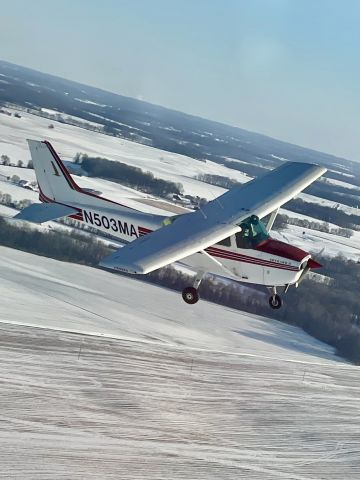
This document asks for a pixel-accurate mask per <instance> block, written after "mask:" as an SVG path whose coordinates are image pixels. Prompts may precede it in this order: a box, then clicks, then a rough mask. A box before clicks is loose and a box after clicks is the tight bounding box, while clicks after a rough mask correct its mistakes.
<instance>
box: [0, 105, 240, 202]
mask: <svg viewBox="0 0 360 480" xmlns="http://www.w3.org/2000/svg"><path fill="white" fill-rule="evenodd" d="M49 123H53V124H54V125H55V128H54V129H49V128H48V125H49ZM27 138H32V139H35V140H44V139H46V140H49V141H51V142H52V143H53V146H54V148H55V149H56V150H57V152H58V154H59V155H60V157H61V158H63V159H64V160H72V159H73V157H74V155H75V154H76V153H78V152H82V153H87V154H88V155H95V156H102V157H105V158H109V159H111V160H115V161H120V162H124V163H127V164H129V165H134V166H136V167H139V168H142V169H143V170H145V171H151V172H152V173H153V174H154V175H155V176H157V177H159V178H163V179H165V180H170V181H175V182H181V183H183V185H184V188H185V191H186V193H187V194H190V195H199V196H200V197H206V198H208V197H209V198H211V196H212V195H215V196H218V195H219V194H221V193H223V192H224V189H222V188H219V187H215V186H209V185H208V184H206V183H203V182H200V181H197V180H194V179H193V177H194V176H195V175H198V174H200V173H208V174H215V175H223V176H226V177H230V178H233V179H235V180H237V181H239V182H245V181H248V180H249V177H248V176H247V175H245V174H243V173H241V172H237V171H236V170H232V169H229V168H227V167H225V166H223V165H218V164H217V163H214V162H210V161H207V162H206V163H205V162H201V161H198V160H194V159H193V158H190V157H186V156H184V155H178V154H176V153H171V152H166V151H164V150H159V149H156V148H152V147H149V146H147V145H141V144H139V143H135V142H130V141H128V140H123V139H119V138H115V137H111V136H108V135H104V134H101V133H97V132H92V131H89V130H85V129H83V128H79V127H74V126H72V125H66V124H63V123H59V122H49V120H47V119H46V118H42V117H37V116H34V115H31V114H27V113H22V118H15V117H14V116H11V117H9V116H6V115H1V116H0V154H1V155H2V154H6V155H9V156H10V158H11V160H12V162H14V163H15V164H16V163H17V161H18V160H23V161H25V162H27V161H28V160H29V159H30V154H29V150H28V146H27V143H26V139H27Z"/></svg>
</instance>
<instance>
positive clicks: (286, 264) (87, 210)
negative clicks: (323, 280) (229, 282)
mask: <svg viewBox="0 0 360 480" xmlns="http://www.w3.org/2000/svg"><path fill="white" fill-rule="evenodd" d="M91 200H92V201H91V203H92V205H84V204H80V203H77V204H72V206H74V207H76V208H77V209H78V210H79V214H77V215H75V216H74V219H76V220H78V221H80V222H82V223H84V224H86V225H87V226H88V227H92V228H95V229H96V230H98V231H100V232H103V233H107V234H110V235H112V236H113V237H114V238H116V239H118V240H121V241H123V242H124V243H128V242H132V241H133V240H135V239H136V238H138V237H141V236H143V235H146V234H147V233H150V232H152V231H154V230H157V229H158V228H160V227H161V226H162V225H163V222H164V220H166V218H168V217H165V216H161V215H151V214H146V213H142V212H139V211H136V210H132V209H126V208H124V209H122V208H113V207H112V205H111V206H106V207H105V208H104V207H103V206H102V208H99V207H96V206H95V205H94V203H102V202H101V199H100V198H98V199H97V200H98V201H95V202H94V201H93V199H91ZM190 215H191V214H190ZM230 242H231V245H230V246H224V245H213V246H211V247H208V248H207V249H206V253H208V254H209V255H210V256H211V257H213V258H215V259H216V260H217V261H218V262H220V263H221V264H222V265H223V266H224V267H225V268H226V270H227V271H228V272H229V276H231V277H232V278H234V279H237V280H240V281H242V282H245V283H254V284H261V285H266V286H282V285H287V284H293V283H296V282H297V281H298V279H299V277H300V276H301V274H302V271H303V270H302V269H300V263H299V262H296V261H293V260H289V259H286V258H283V257H281V256H277V255H272V254H269V253H266V252H261V251H258V250H256V249H250V248H238V247H237V246H236V242H235V237H234V236H232V237H230ZM199 255H200V254H199ZM186 260H187V261H186ZM182 263H186V264H187V265H189V266H190V267H193V268H197V265H198V262H197V261H196V259H194V256H192V257H189V258H188V259H185V260H184V261H182ZM208 273H214V274H218V273H219V272H218V270H217V269H214V270H213V271H212V270H211V265H210V266H209V269H208Z"/></svg>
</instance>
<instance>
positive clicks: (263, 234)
mask: <svg viewBox="0 0 360 480" xmlns="http://www.w3.org/2000/svg"><path fill="white" fill-rule="evenodd" d="M240 227H241V232H238V233H237V234H236V235H235V238H236V245H237V247H238V248H255V247H257V245H259V244H260V243H262V242H263V241H264V240H267V239H268V238H269V237H270V235H269V233H268V231H267V230H266V227H265V225H264V224H263V223H262V222H261V221H260V220H259V217H257V216H256V215H252V216H251V217H249V218H247V219H246V220H244V221H243V222H242V223H241V224H240Z"/></svg>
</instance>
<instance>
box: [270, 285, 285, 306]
mask: <svg viewBox="0 0 360 480" xmlns="http://www.w3.org/2000/svg"><path fill="white" fill-rule="evenodd" d="M288 288H289V287H288V286H285V290H284V292H286V291H287V290H288ZM268 290H269V292H270V293H271V295H270V298H269V305H270V307H271V308H272V309H273V310H278V309H279V308H281V305H282V300H281V298H280V295H278V294H277V293H276V287H269V288H268Z"/></svg>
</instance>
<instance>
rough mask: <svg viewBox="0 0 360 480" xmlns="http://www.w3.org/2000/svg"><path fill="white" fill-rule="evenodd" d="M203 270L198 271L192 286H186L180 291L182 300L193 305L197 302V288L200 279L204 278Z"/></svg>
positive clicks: (198, 297)
mask: <svg viewBox="0 0 360 480" xmlns="http://www.w3.org/2000/svg"><path fill="white" fill-rule="evenodd" d="M204 275H205V272H198V273H197V274H196V277H195V279H194V282H193V286H192V287H186V288H184V290H183V291H182V298H183V300H184V302H186V303H188V304H190V305H193V304H194V303H196V302H198V301H199V299H200V296H199V292H198V288H199V285H200V283H201V280H202V279H203V278H204Z"/></svg>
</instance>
